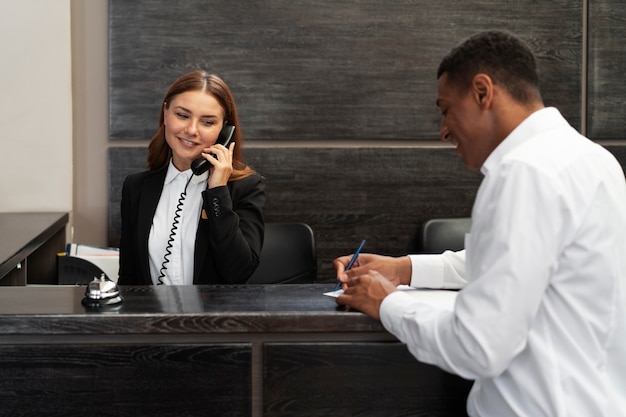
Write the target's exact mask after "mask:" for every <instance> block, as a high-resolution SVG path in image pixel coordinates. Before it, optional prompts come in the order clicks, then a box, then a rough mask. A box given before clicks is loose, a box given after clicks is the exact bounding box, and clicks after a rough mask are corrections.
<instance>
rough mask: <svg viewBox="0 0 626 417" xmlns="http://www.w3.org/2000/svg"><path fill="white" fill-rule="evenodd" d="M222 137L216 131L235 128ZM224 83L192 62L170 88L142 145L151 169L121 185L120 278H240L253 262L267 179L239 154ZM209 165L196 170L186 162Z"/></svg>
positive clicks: (184, 280) (211, 280) (167, 281)
mask: <svg viewBox="0 0 626 417" xmlns="http://www.w3.org/2000/svg"><path fill="white" fill-rule="evenodd" d="M233 127H234V134H233V140H232V142H231V143H230V145H228V147H225V146H224V145H222V144H221V142H218V141H217V139H218V137H220V132H221V131H222V130H224V129H226V130H229V131H230V130H232V129H233ZM242 145H243V137H242V134H241V129H240V128H239V118H238V116H237V109H236V107H235V101H234V99H233V97H232V94H231V92H230V89H229V88H228V86H227V85H226V83H224V81H223V80H221V79H220V78H219V77H217V76H215V75H212V74H208V73H206V72H204V71H192V72H190V73H187V74H185V75H183V76H182V77H180V78H179V79H178V80H176V81H175V82H174V84H172V86H171V87H170V88H169V90H168V91H167V93H166V95H165V98H164V100H163V102H162V105H161V112H160V120H159V127H158V129H157V132H156V134H155V135H154V136H153V138H152V140H151V141H150V144H149V146H148V171H145V172H141V173H137V174H133V175H130V176H128V177H127V178H126V180H125V181H124V186H123V189H122V203H121V216H122V234H121V239H120V270H119V281H118V282H119V283H120V284H122V285H128V284H133V285H137V284H170V285H191V284H223V283H229V284H236V283H244V282H245V281H246V280H247V279H248V278H249V277H250V275H252V273H253V272H254V270H255V269H256V267H257V265H258V263H259V254H260V252H261V245H262V242H263V232H264V219H263V208H264V206H265V185H264V183H263V180H262V177H261V176H260V175H259V174H257V173H256V172H255V171H254V170H252V169H251V168H250V167H248V166H247V165H246V164H245V162H244V161H243V157H242V149H243V146H242ZM198 158H202V159H204V160H205V161H207V163H208V166H209V169H208V171H207V172H204V173H202V174H201V175H194V173H193V172H192V170H191V169H190V167H191V163H192V162H193V161H194V160H195V159H198Z"/></svg>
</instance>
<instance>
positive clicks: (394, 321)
mask: <svg viewBox="0 0 626 417" xmlns="http://www.w3.org/2000/svg"><path fill="white" fill-rule="evenodd" d="M413 303H415V300H413V299H412V298H411V296H409V295H408V294H406V293H405V292H404V291H394V292H392V293H391V294H389V295H388V296H387V297H385V299H384V300H383V302H382V303H381V304H380V311H379V312H378V313H379V315H380V321H381V323H382V324H383V326H384V327H385V329H387V331H388V332H389V333H391V334H392V335H394V336H395V337H397V338H398V339H399V340H400V341H401V342H403V343H406V340H403V337H402V331H401V330H402V317H403V315H404V312H405V311H406V309H407V308H408V306H409V305H411V304H413Z"/></svg>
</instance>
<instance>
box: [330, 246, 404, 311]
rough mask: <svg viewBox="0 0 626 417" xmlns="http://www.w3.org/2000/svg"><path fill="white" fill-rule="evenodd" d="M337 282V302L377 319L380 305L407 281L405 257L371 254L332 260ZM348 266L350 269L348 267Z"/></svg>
mask: <svg viewBox="0 0 626 417" xmlns="http://www.w3.org/2000/svg"><path fill="white" fill-rule="evenodd" d="M334 265H335V269H336V271H337V281H338V283H339V286H340V287H341V288H342V289H343V294H341V295H339V296H338V297H337V303H338V304H341V305H346V306H348V307H350V308H354V309H356V310H359V311H361V312H363V313H365V314H367V315H368V316H370V317H372V318H375V319H377V320H379V319H380V314H379V310H380V305H381V303H382V302H383V300H384V299H385V297H387V295H389V294H390V293H392V292H394V291H396V286H398V285H400V284H406V285H408V284H410V282H411V260H410V259H409V257H407V256H405V257H400V258H393V257H388V256H382V255H374V254H359V255H358V257H357V258H355V256H354V255H353V256H352V257H350V256H342V257H339V258H337V259H335V261H334ZM348 266H350V268H348Z"/></svg>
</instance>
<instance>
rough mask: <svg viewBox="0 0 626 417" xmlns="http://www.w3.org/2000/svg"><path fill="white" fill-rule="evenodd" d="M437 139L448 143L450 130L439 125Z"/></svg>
mask: <svg viewBox="0 0 626 417" xmlns="http://www.w3.org/2000/svg"><path fill="white" fill-rule="evenodd" d="M439 139H441V140H442V141H444V142H450V130H449V129H448V127H447V126H444V125H441V128H440V129H439Z"/></svg>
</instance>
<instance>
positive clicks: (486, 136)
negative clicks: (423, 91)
mask: <svg viewBox="0 0 626 417" xmlns="http://www.w3.org/2000/svg"><path fill="white" fill-rule="evenodd" d="M447 79H448V77H447V74H446V73H444V74H442V75H441V77H439V80H438V83H437V90H438V97H437V106H439V108H440V109H441V127H440V131H439V137H440V139H441V140H442V141H444V142H450V143H451V144H452V145H455V146H456V152H457V153H458V154H459V155H460V156H461V158H462V159H463V162H465V165H467V167H468V168H470V169H480V167H481V166H482V164H483V163H484V162H485V160H486V159H487V157H488V156H489V154H490V153H491V152H492V151H493V149H495V146H494V144H493V140H492V139H493V131H492V128H491V125H490V124H489V121H490V120H491V117H490V112H489V110H488V107H486V106H485V105H484V103H483V99H482V98H481V96H480V95H479V94H478V92H477V91H475V90H474V88H473V87H472V88H470V89H468V90H467V91H466V92H461V91H460V90H459V89H458V87H456V86H454V85H451V84H450V83H448V81H447Z"/></svg>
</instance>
